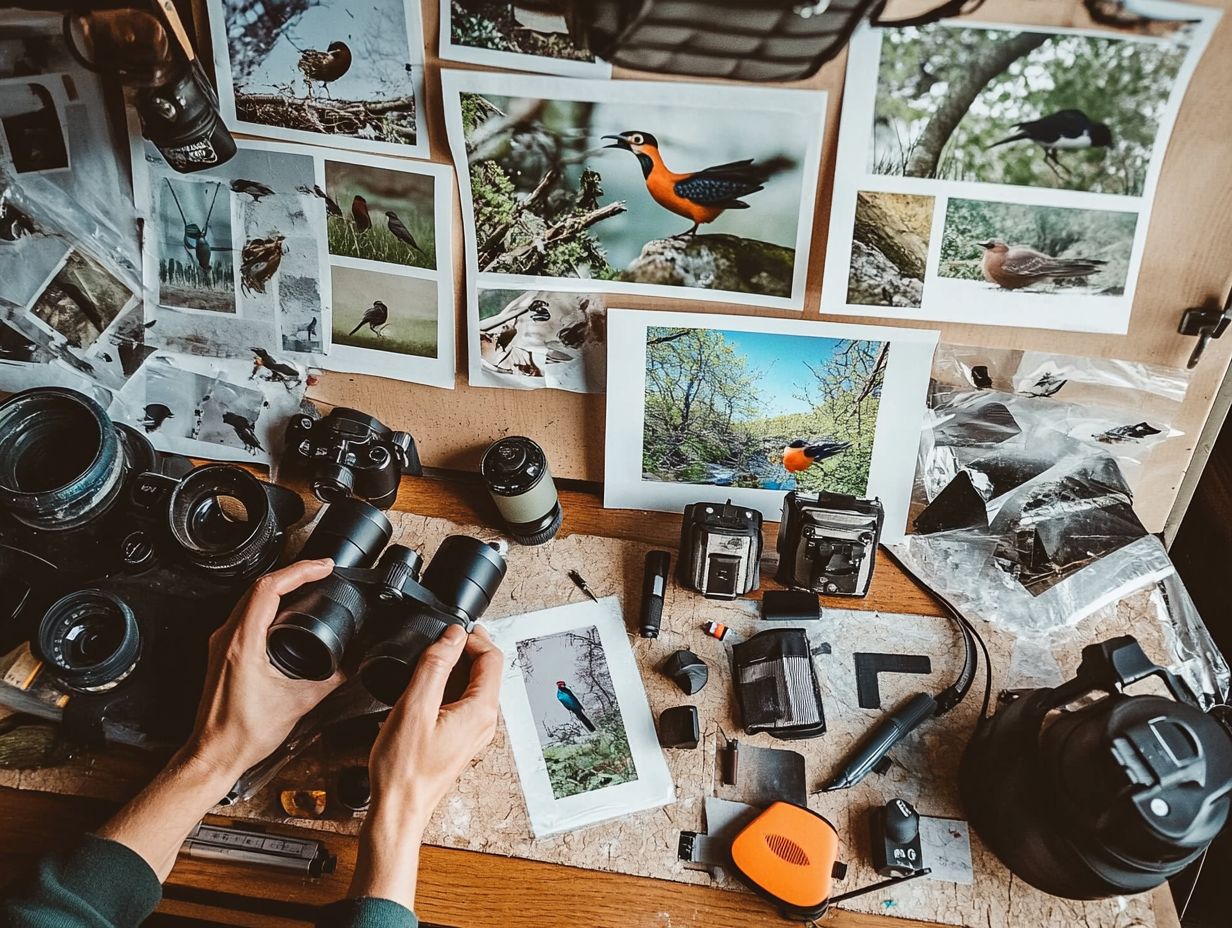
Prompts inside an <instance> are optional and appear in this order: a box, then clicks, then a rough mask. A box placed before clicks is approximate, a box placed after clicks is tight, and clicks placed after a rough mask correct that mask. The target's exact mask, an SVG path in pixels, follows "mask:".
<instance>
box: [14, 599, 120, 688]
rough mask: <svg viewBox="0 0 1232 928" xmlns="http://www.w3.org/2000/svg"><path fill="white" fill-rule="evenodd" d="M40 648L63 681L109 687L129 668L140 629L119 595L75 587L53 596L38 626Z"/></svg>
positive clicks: (55, 673)
mask: <svg viewBox="0 0 1232 928" xmlns="http://www.w3.org/2000/svg"><path fill="white" fill-rule="evenodd" d="M37 640H38V650H39V654H40V656H41V657H42V659H43V660H44V661H46V662H47V664H48V665H49V666H50V667H51V668H52V672H53V674H54V675H55V676H56V677H57V678H58V679H59V680H60V681H61V682H62V683H64V685H65V686H68V687H70V688H72V689H74V690H79V691H82V692H87V693H96V692H100V691H102V690H108V689H111V688H112V687H113V686H115V685H116V684H118V683H119V682H120V681H121V680H123V679H124V678H125V677H127V676H128V675H129V674H130V673H132V672H133V669H134V668H135V667H136V666H137V660H138V658H139V657H140V655H141V633H140V631H139V630H138V628H137V620H136V618H135V617H134V616H133V612H132V610H131V609H129V608H128V606H127V604H125V603H124V601H123V600H121V599H119V598H118V597H116V596H113V595H112V594H110V593H104V592H103V591H101V590H79V591H77V592H76V593H70V594H68V595H67V596H65V597H63V598H61V599H59V600H57V601H56V602H54V603H53V604H52V605H51V608H50V609H48V610H47V612H46V613H45V614H44V616H43V618H42V621H40V622H39V628H38V636H37Z"/></svg>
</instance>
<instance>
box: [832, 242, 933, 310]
mask: <svg viewBox="0 0 1232 928" xmlns="http://www.w3.org/2000/svg"><path fill="white" fill-rule="evenodd" d="M923 296H924V282H923V281H921V280H916V279H915V278H913V277H907V276H905V275H904V274H903V272H902V271H900V270H899V269H898V267H897V266H896V265H895V264H894V262H892V261H890V260H889V259H888V258H887V257H886V256H885V255H883V254H882V253H881V252H879V251H877V250H876V249H875V248H869V247H868V246H867V245H864V244H863V243H861V242H855V241H853V242H852V243H851V274H850V275H849V276H848V278H847V302H848V303H853V304H855V305H859V306H908V307H918V306H919V305H920V300H921V299H922V298H923Z"/></svg>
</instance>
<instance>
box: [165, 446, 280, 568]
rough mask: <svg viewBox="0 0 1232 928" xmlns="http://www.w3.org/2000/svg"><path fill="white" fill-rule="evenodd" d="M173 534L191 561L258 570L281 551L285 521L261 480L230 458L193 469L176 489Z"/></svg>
mask: <svg viewBox="0 0 1232 928" xmlns="http://www.w3.org/2000/svg"><path fill="white" fill-rule="evenodd" d="M168 518H169V524H170V529H171V536H172V538H174V539H175V541H176V543H177V544H178V545H179V546H180V548H181V550H183V552H184V554H185V556H186V557H188V559H189V560H190V561H192V562H193V563H194V564H196V565H197V566H198V567H201V568H203V569H205V570H210V571H214V572H216V573H220V574H255V573H259V572H260V571H261V569H262V568H263V567H267V566H268V565H270V564H271V563H273V561H274V560H275V559H276V558H277V556H278V548H279V540H280V538H279V536H280V528H281V527H280V525H279V522H278V519H277V517H276V516H275V514H274V510H273V507H272V506H271V505H270V502H269V497H268V496H266V493H265V487H264V486H262V484H261V481H259V480H257V478H256V477H254V476H252V474H250V473H248V472H247V471H245V470H241V469H240V468H238V467H235V466H233V465H230V464H206V465H205V466H203V467H198V468H195V469H194V470H192V471H191V472H190V473H189V474H188V475H187V476H186V477H185V478H184V479H183V480H181V481H180V483H179V485H178V486H176V488H175V490H174V491H172V493H171V503H170V506H169V512H168Z"/></svg>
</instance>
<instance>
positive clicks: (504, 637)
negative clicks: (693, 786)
mask: <svg viewBox="0 0 1232 928" xmlns="http://www.w3.org/2000/svg"><path fill="white" fill-rule="evenodd" d="M482 624H483V625H484V626H485V627H486V628H487V629H488V631H489V632H490V633H491V634H492V640H493V641H494V642H495V643H496V645H497V647H499V648H500V649H501V651H502V652H504V656H505V678H504V685H503V686H502V689H501V712H502V713H503V715H504V719H505V728H506V730H507V732H508V735H509V743H510V746H511V747H512V749H513V757H514V762H515V763H516V765H517V768H518V776H519V778H520V779H521V781H522V793H523V795H524V796H525V798H526V809H527V812H528V813H529V816H530V821H531V828H532V830H533V831H534V834H535V837H536V838H542V837H545V836H547V835H552V834H557V833H559V832H562V831H572V830H575V829H578V828H583V827H585V826H587V825H593V824H595V823H597V822H602V821H607V820H608V819H612V818H617V817H621V816H628V815H632V814H634V813H636V812H640V811H643V810H646V809H654V808H658V807H659V806H663V805H667V804H668V803H670V802H672V801H673V800H674V799H675V788H674V787H673V785H672V778H671V773H670V772H669V771H668V769H667V763H666V761H665V760H664V758H663V751H662V749H661V748H660V747H659V741H658V736H657V735H656V733H655V725H654V719H653V717H652V716H651V713H650V705H649V704H648V703H647V701H646V690H645V688H644V687H643V685H642V679H641V676H640V675H639V673H638V668H637V662H636V660H635V659H634V657H633V649H632V648H631V647H630V646H629V639H628V633H627V631H626V629H625V622H624V618H623V616H622V615H621V612H620V601H619V600H618V599H617V598H616V597H607V598H606V599H602V600H599V602H590V601H589V600H588V601H585V602H581V603H574V604H571V605H568V606H558V607H556V608H554V609H545V610H543V611H541V612H533V613H529V614H526V615H519V616H510V617H508V618H503V619H491V620H485V621H484V622H483V623H482ZM605 669H606V673H605V672H604V671H605ZM560 683H563V684H564V685H565V686H566V687H567V691H568V693H569V694H571V696H572V697H573V698H576V699H577V700H578V701H579V702H580V706H581V708H580V715H579V714H576V713H573V712H571V711H570V710H569V709H567V708H566V707H565V704H564V702H562V700H561V699H560V698H559V697H557V695H556V693H557V692H559V691H560V690H559V684H560ZM582 716H585V719H586V721H587V722H589V723H590V724H591V725H593V726H594V729H595V730H594V731H588V730H587V728H586V727H585V723H584V722H583V721H582V718H581V717H582ZM622 733H623V735H624V736H625V738H626V739H627V750H626V749H625V748H624V747H623V744H622V741H621V737H620V736H621V734H622ZM545 741H546V742H548V743H549V745H550V746H548V747H547V748H546V750H549V751H551V752H552V753H553V761H552V763H551V771H552V772H551V773H550V772H549V761H548V759H547V757H546V756H545ZM591 756H602V757H604V759H605V761H606V763H605V764H604V767H605V770H604V771H603V772H601V773H599V772H592V771H590V770H588V769H587V767H586V762H585V758H587V757H591ZM554 780H555V785H554ZM603 780H607V781H610V782H608V783H606V784H604V783H602V782H601V781H603Z"/></svg>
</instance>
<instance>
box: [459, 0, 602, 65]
mask: <svg viewBox="0 0 1232 928" xmlns="http://www.w3.org/2000/svg"><path fill="white" fill-rule="evenodd" d="M440 6H441V12H440V17H441V18H440V24H441V48H440V55H441V58H443V59H445V60H446V61H462V62H465V63H467V64H479V65H484V66H486V67H490V68H504V69H506V70H509V71H534V72H537V73H539V74H555V75H558V76H560V77H596V78H604V77H611V76H612V66H611V65H610V64H608V63H607V62H606V61H604V60H603V59H601V58H596V57H595V56H594V55H593V54H591V53H589V52H587V51H584V50H582V49H579V48H577V47H576V46H575V45H574V44H573V42H572V41H571V40H570V38H569V33H568V27H567V25H566V23H565V17H564V16H563V15H562V14H558V13H551V12H548V11H544V10H536V9H530V8H528V7H522V6H515V5H514V4H511V3H502V2H501V0H440Z"/></svg>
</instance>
